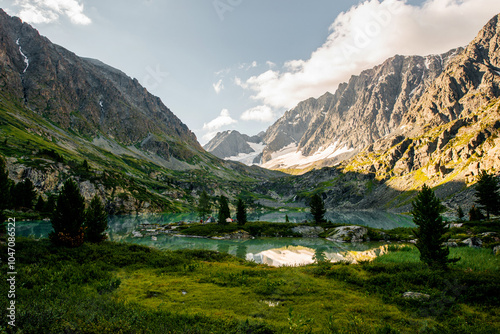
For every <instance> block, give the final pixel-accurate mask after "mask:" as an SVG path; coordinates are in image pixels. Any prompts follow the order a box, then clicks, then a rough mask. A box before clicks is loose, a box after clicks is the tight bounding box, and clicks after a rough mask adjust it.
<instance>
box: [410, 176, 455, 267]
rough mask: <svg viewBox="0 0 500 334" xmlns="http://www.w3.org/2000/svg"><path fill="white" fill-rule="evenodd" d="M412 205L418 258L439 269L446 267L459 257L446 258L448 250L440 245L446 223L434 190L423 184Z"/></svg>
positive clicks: (443, 239) (442, 240)
mask: <svg viewBox="0 0 500 334" xmlns="http://www.w3.org/2000/svg"><path fill="white" fill-rule="evenodd" d="M412 206H413V209H412V211H411V213H412V215H413V222H414V223H415V225H417V226H418V228H417V229H416V230H415V231H414V232H415V235H416V236H417V244H416V246H417V248H418V250H419V251H420V260H421V261H422V262H424V263H426V264H427V265H428V266H429V267H432V268H441V269H444V268H446V267H447V265H448V263H452V262H456V261H458V260H459V259H448V255H449V253H450V250H449V249H448V247H445V246H442V244H443V242H445V241H446V239H445V237H444V234H445V233H446V224H445V222H444V221H443V218H442V217H441V212H442V211H443V206H442V205H441V201H440V200H439V199H438V198H437V197H436V196H435V195H434V191H432V189H431V188H429V187H428V186H427V185H425V184H424V186H423V187H422V190H421V191H420V192H419V194H418V195H417V197H416V198H415V200H414V201H413V203H412Z"/></svg>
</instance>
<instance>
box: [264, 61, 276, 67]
mask: <svg viewBox="0 0 500 334" xmlns="http://www.w3.org/2000/svg"><path fill="white" fill-rule="evenodd" d="M266 65H267V66H269V68H273V67H276V64H275V63H273V62H272V61H269V60H268V61H266Z"/></svg>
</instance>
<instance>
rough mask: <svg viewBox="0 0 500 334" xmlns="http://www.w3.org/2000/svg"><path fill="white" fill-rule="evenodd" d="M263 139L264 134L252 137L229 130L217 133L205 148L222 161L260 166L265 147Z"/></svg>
mask: <svg viewBox="0 0 500 334" xmlns="http://www.w3.org/2000/svg"><path fill="white" fill-rule="evenodd" d="M263 137H264V133H263V132H262V133H259V134H258V135H256V136H252V137H250V136H247V135H244V134H241V133H239V132H238V131H234V130H228V131H224V132H219V133H217V135H216V136H215V137H214V138H212V140H210V142H208V144H206V145H205V146H203V148H204V149H205V150H207V151H208V152H210V153H212V154H213V155H215V156H216V157H219V158H221V159H226V160H233V161H239V162H242V163H244V164H247V165H254V164H260V163H261V160H262V151H263V149H264V146H265V145H264V143H263V142H262V139H263Z"/></svg>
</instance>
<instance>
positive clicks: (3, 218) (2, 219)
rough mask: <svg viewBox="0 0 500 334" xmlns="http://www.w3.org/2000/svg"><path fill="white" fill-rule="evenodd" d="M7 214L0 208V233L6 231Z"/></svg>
mask: <svg viewBox="0 0 500 334" xmlns="http://www.w3.org/2000/svg"><path fill="white" fill-rule="evenodd" d="M6 222H7V215H6V214H5V212H3V210H0V234H4V233H7V224H6Z"/></svg>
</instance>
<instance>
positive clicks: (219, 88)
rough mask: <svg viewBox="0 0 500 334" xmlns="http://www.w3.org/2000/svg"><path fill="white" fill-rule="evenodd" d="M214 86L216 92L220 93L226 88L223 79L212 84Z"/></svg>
mask: <svg viewBox="0 0 500 334" xmlns="http://www.w3.org/2000/svg"><path fill="white" fill-rule="evenodd" d="M212 86H213V87H214V90H215V93H216V94H219V93H220V92H221V91H222V90H223V89H224V85H223V84H222V79H220V80H219V81H217V82H216V83H214V84H212Z"/></svg>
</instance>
